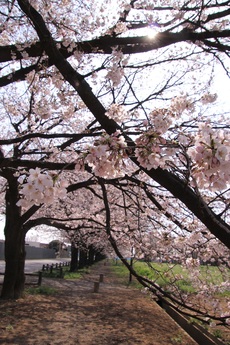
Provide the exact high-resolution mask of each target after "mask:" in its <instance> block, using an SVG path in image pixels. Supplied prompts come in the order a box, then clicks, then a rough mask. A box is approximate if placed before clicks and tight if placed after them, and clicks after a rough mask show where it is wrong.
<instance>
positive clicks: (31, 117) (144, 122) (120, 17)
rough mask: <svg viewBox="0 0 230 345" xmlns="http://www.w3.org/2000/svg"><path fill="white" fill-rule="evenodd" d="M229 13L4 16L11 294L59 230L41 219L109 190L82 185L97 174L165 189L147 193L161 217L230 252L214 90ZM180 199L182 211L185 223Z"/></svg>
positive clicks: (201, 8)
mask: <svg viewBox="0 0 230 345" xmlns="http://www.w3.org/2000/svg"><path fill="white" fill-rule="evenodd" d="M228 5H229V1H222V2H220V3H218V4H217V3H216V2H214V1H211V2H199V1H194V2H193V1H192V2H189V3H186V2H184V1H179V2H177V3H174V2H173V1H172V2H171V3H170V4H168V3H167V4H165V2H164V1H159V4H158V6H155V5H154V3H153V1H144V2H143V1H137V0H133V1H122V0H120V1H117V2H116V4H113V5H111V3H110V2H109V3H108V2H104V1H100V2H91V3H90V4H88V2H85V1H78V2H76V1H58V2H56V3H53V2H52V3H48V2H46V1H32V0H31V1H27V0H18V1H6V2H5V3H4V4H3V5H2V10H1V13H0V15H1V19H0V20H1V42H2V43H1V46H0V52H1V54H0V63H1V76H0V85H1V94H0V96H1V101H2V102H1V104H2V106H1V120H2V133H3V135H2V138H1V140H0V145H1V147H2V150H1V157H0V163H1V176H2V178H3V179H4V181H5V183H6V184H5V190H6V193H5V194H6V198H5V205H6V206H5V213H6V225H5V236H6V243H5V248H6V274H5V280H4V287H3V292H2V296H3V297H5V298H8V297H11V298H12V297H18V296H20V295H21V293H22V291H23V286H24V284H23V269H24V258H25V253H24V249H23V248H24V239H25V233H26V231H28V229H29V228H31V227H32V226H35V225H37V224H39V222H40V223H41V222H43V223H46V222H47V220H45V218H46V219H47V217H42V216H41V214H42V213H40V217H37V221H35V219H36V218H35V215H36V214H39V212H43V211H44V209H46V211H47V208H50V209H51V208H53V209H52V212H54V211H55V207H53V206H54V205H53V204H54V203H55V202H56V203H57V204H58V200H60V205H61V204H62V205H63V204H64V203H65V198H66V195H67V194H69V193H70V192H71V189H72V188H73V189H74V188H76V189H77V188H78V187H79V188H80V187H83V186H86V185H88V186H89V185H90V184H91V183H92V184H94V183H96V182H95V181H96V180H94V178H93V179H90V178H89V179H88V180H81V177H79V176H81V173H82V172H83V170H84V169H88V170H89V171H91V173H92V174H93V175H94V177H95V176H97V177H99V178H102V179H107V180H108V179H122V178H124V177H126V178H127V177H129V179H131V177H132V178H135V180H136V181H135V183H136V184H137V185H140V184H141V183H142V181H143V182H145V183H147V185H151V184H152V185H153V186H154V192H153V190H152V189H151V190H149V189H148V188H147V189H146V190H145V193H146V196H148V199H149V200H151V202H152V205H153V207H156V208H157V209H158V211H160V217H162V213H164V216H166V218H167V219H170V220H171V221H173V222H174V223H176V225H177V226H179V224H183V223H184V218H183V217H185V215H186V214H187V215H188V217H189V219H190V220H191V222H190V231H191V232H192V231H193V236H194V237H196V235H197V236H199V234H200V231H210V233H211V234H212V235H213V236H214V237H216V238H217V239H218V240H220V241H221V242H222V243H223V244H224V245H226V246H227V247H229V246H230V244H229V243H230V241H229V238H230V228H229V225H228V221H229V189H228V188H229V187H228V186H229V177H230V175H229V171H230V170H229V161H230V160H229V154H230V153H229V141H230V140H229V123H228V116H229V114H228V113H226V111H225V110H222V109H221V108H220V104H219V105H218V97H217V96H218V95H216V94H215V92H212V89H211V85H212V81H213V79H214V76H215V66H216V64H220V65H221V66H222V68H223V70H224V71H225V73H226V74H228V73H229V72H228V64H229V62H228V57H229V45H228V39H229V36H230V31H229V29H228V23H229V14H230V11H229V6H228ZM130 181H131V180H130ZM129 183H131V182H129ZM77 184H78V186H77ZM73 189H72V190H73ZM156 190H159V191H161V194H159V193H157V198H156V197H155V195H154V193H156ZM159 195H160V196H159ZM104 197H105V194H104ZM158 198H160V200H163V202H162V203H161V202H159V200H158ZM171 198H172V200H173V202H172V203H171V204H172V205H173V204H174V207H175V210H176V209H179V210H180V211H178V210H177V211H174V214H171V212H169V211H168V202H167V201H168V200H170V199H171ZM68 200H69V199H68ZM102 200H103V199H102ZM176 206H177V207H176ZM104 207H105V206H104ZM148 208H149V206H148ZM139 209H140V210H141V207H139ZM58 210H59V211H60V207H58ZM182 210H183V212H182ZM123 211H124V209H123ZM138 212H139V211H138ZM140 212H141V214H142V216H143V212H142V211H140ZM179 212H181V216H177V217H176V216H175V215H176V214H178V213H179ZM182 214H183V215H182ZM53 215H54V218H58V217H57V214H54V213H53ZM50 218H51V217H50ZM59 218H60V219H61V217H59ZM67 218H68V217H66V218H63V219H66V221H67V220H69V219H67ZM86 218H87V217H86ZM88 218H89V217H88ZM38 219H40V220H38ZM121 219H123V217H122V218H121ZM53 221H54V219H53ZM159 223H160V224H161V225H162V228H164V226H165V225H164V224H163V223H162V222H159ZM166 224H167V223H166ZM191 224H192V225H191ZM197 224H199V225H197ZM201 224H202V226H201ZM78 226H79V224H75V225H74V227H76V228H77V227H78ZM136 226H137V224H136ZM186 226H187V225H186ZM106 229H107V231H108V230H109V229H108V228H107V227H106ZM204 229H205V230H204ZM128 230H130V229H129V228H128ZM183 230H184V229H183ZM171 231H172V230H171ZM127 232H128V231H127ZM131 232H132V231H131ZM169 232H170V231H169ZM121 239H122V240H124V236H123V235H122V236H121V237H120V238H116V241H117V242H118V243H121V242H122V240H121ZM175 241H176V239H175ZM182 242H183V241H182ZM140 243H141V244H142V245H143V243H142V242H140ZM115 244H116V243H115ZM142 245H141V246H140V247H143V246H142ZM173 245H174V246H175V245H176V244H175V243H174V244H173ZM177 246H178V248H180V246H179V240H178V237H177ZM178 250H179V249H178ZM12 253H14V255H13V256H12ZM12 272H17V274H15V275H12Z"/></svg>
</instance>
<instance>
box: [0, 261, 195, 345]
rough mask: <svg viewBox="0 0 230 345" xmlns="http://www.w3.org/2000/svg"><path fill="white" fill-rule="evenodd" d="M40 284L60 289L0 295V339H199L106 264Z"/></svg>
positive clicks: (31, 343)
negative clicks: (96, 284) (3, 297)
mask: <svg viewBox="0 0 230 345" xmlns="http://www.w3.org/2000/svg"><path fill="white" fill-rule="evenodd" d="M100 274H103V275H104V282H103V283H100V287H99V292H98V293H95V292H94V291H93V290H94V282H96V281H97V282H98V281H99V275H100ZM42 285H46V286H52V287H55V289H56V293H55V294H54V295H48V296H45V295H26V296H25V298H23V299H19V300H17V301H3V300H2V301H1V300H0V344H2V345H4V344H11V345H16V344H17V345H18V344H21V345H177V344H182V345H196V344H197V343H196V342H195V341H193V340H192V339H191V338H190V337H189V336H188V335H187V334H186V333H185V332H184V331H183V330H182V329H181V328H180V327H179V326H178V325H177V324H176V323H175V322H174V321H173V320H172V319H171V318H170V317H169V316H168V315H167V314H166V312H164V311H163V310H162V309H161V308H160V307H159V306H158V305H157V304H156V303H155V302H153V301H150V300H149V298H148V297H147V296H145V295H144V294H143V293H141V292H140V291H138V290H136V289H133V288H130V287H126V286H124V285H121V284H120V283H119V280H118V278H117V277H114V275H113V274H112V273H111V269H110V267H109V266H108V265H104V264H97V265H96V266H95V267H93V268H92V269H91V270H90V273H89V274H86V275H85V276H84V277H83V278H82V279H80V280H68V281H67V280H62V279H47V278H46V279H44V280H43V282H42Z"/></svg>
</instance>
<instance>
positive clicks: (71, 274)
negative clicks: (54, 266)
mask: <svg viewBox="0 0 230 345" xmlns="http://www.w3.org/2000/svg"><path fill="white" fill-rule="evenodd" d="M85 274H89V268H82V269H79V270H77V271H76V272H70V271H65V273H64V279H80V278H81V277H82V276H83V275H85Z"/></svg>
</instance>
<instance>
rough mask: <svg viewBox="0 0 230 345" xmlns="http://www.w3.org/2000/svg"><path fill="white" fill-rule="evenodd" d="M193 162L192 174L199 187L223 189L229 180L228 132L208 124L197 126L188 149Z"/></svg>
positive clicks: (229, 139)
mask: <svg viewBox="0 0 230 345" xmlns="http://www.w3.org/2000/svg"><path fill="white" fill-rule="evenodd" d="M188 155H189V156H190V157H191V159H192V161H193V162H194V165H193V168H192V176H193V177H194V178H195V180H196V183H197V184H198V186H199V187H201V188H209V189H211V190H218V189H224V188H226V187H227V184H228V183H229V182H230V134H229V133H228V132H227V131H215V130H214V129H213V128H212V127H211V125H210V124H208V123H204V124H201V125H200V127H199V132H198V134H197V136H196V137H195V142H194V146H193V147H190V148H189V149H188Z"/></svg>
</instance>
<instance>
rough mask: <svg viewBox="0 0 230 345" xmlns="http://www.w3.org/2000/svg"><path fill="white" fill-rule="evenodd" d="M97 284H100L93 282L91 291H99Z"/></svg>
mask: <svg viewBox="0 0 230 345" xmlns="http://www.w3.org/2000/svg"><path fill="white" fill-rule="evenodd" d="M99 286H100V283H99V282H94V288H93V292H99Z"/></svg>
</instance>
